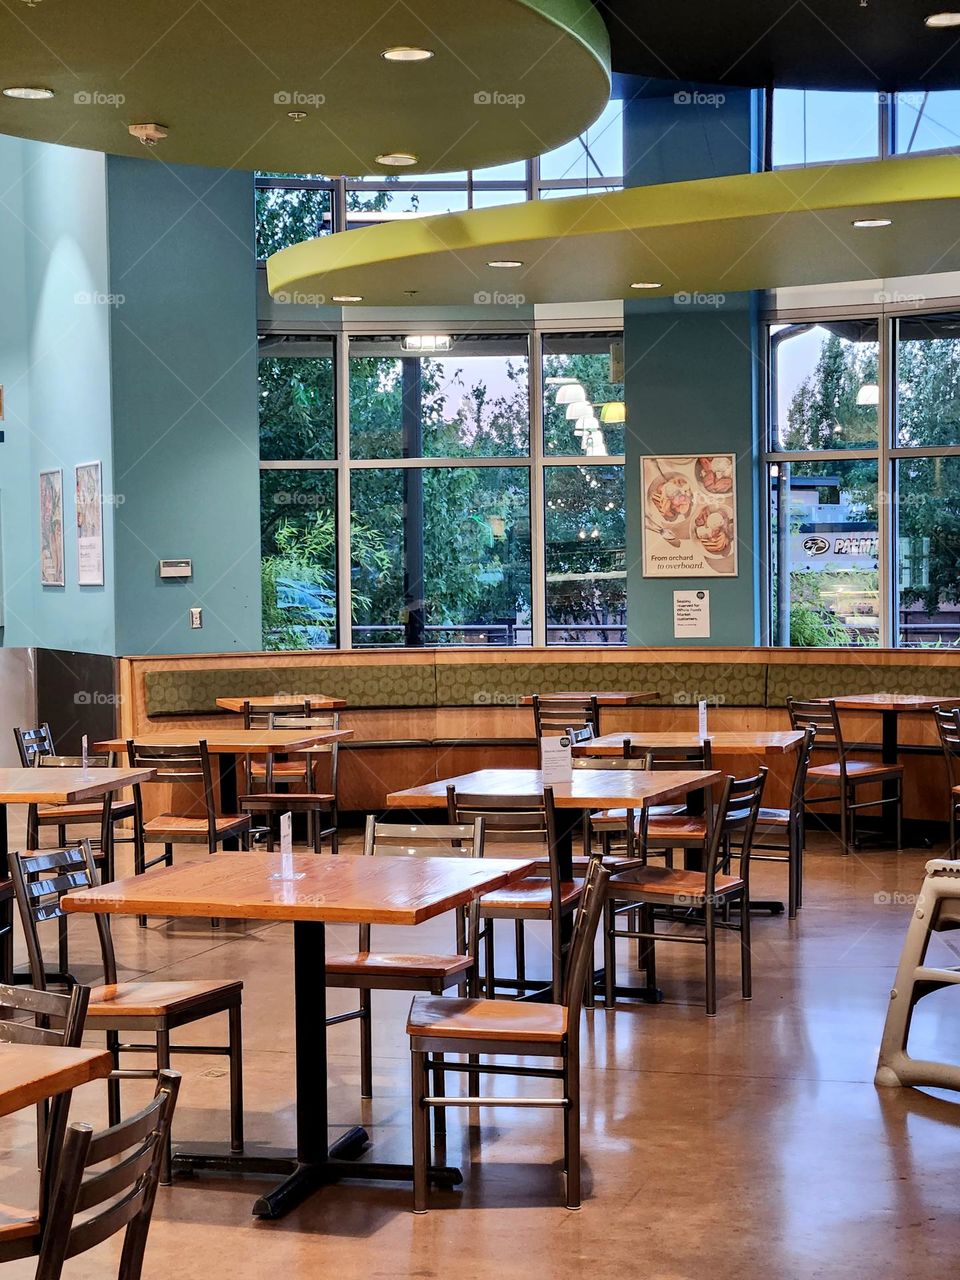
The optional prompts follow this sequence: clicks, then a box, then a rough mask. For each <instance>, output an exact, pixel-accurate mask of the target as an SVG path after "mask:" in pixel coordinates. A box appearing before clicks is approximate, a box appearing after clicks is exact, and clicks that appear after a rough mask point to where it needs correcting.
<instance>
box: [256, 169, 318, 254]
mask: <svg viewBox="0 0 960 1280" xmlns="http://www.w3.org/2000/svg"><path fill="white" fill-rule="evenodd" d="M256 210H257V257H258V258H268V257H269V256H270V254H271V253H276V252H277V251H278V250H279V249H285V248H286V247H287V245H291V244H299V243H300V241H301V240H312V239H313V238H314V237H315V236H320V235H325V234H326V233H327V232H329V231H330V192H329V191H291V190H288V189H286V188H276V187H266V188H258V189H257V193H256Z"/></svg>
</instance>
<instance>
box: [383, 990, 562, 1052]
mask: <svg viewBox="0 0 960 1280" xmlns="http://www.w3.org/2000/svg"><path fill="white" fill-rule="evenodd" d="M407 1034H408V1035H411V1036H415V1037H416V1036H423V1037H426V1038H437V1039H443V1040H488V1041H489V1040H503V1041H506V1042H510V1041H517V1040H521V1041H525V1042H529V1043H540V1044H544V1043H547V1044H556V1045H559V1044H561V1043H562V1041H563V1039H564V1037H565V1036H566V1034H567V1009H566V1006H565V1005H558V1004H524V1003H522V1002H520V1001H516V1000H462V999H456V998H454V997H451V996H414V998H413V1003H412V1004H411V1006H410V1013H409V1014H408V1015H407Z"/></svg>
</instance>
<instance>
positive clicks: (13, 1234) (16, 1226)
mask: <svg viewBox="0 0 960 1280" xmlns="http://www.w3.org/2000/svg"><path fill="white" fill-rule="evenodd" d="M39 1236H40V1219H39V1218H38V1217H35V1216H31V1215H30V1212H29V1211H28V1210H27V1209H17V1208H14V1207H13V1206H12V1205H9V1204H0V1249H2V1248H3V1247H4V1245H8V1244H13V1243H14V1241H16V1240H31V1239H35V1238H36V1239H39Z"/></svg>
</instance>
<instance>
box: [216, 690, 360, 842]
mask: <svg viewBox="0 0 960 1280" xmlns="http://www.w3.org/2000/svg"><path fill="white" fill-rule="evenodd" d="M245 705H246V707H249V703H247V704H245ZM308 706H309V704H308V703H305V704H304V711H303V713H299V712H295V713H291V712H290V711H289V710H284V712H283V714H282V715H281V714H278V713H276V712H273V711H269V712H268V713H267V727H268V728H270V729H337V728H339V726H340V714H339V712H337V711H324V712H319V711H317V712H310V711H308V710H307V708H308ZM244 718H245V720H246V718H247V713H246V711H245V712H244ZM276 754H277V753H275V752H272V751H271V752H268V754H267V757H266V762H265V765H264V772H263V775H262V777H263V781H264V790H263V791H257V790H255V787H254V772H253V765H252V760H251V758H250V757H247V785H248V794H247V795H243V796H241V797H240V802H239V808H240V811H241V812H242V813H249V814H256V815H260V814H263V816H264V817H265V818H266V819H267V825H266V827H265V830H264V834H265V835H266V839H267V850H268V851H269V852H271V853H272V852H273V826H272V823H271V822H270V818H271V816H272V815H273V814H275V813H306V814H307V816H308V818H309V820H310V832H311V840H312V844H313V851H314V853H322V852H323V841H324V840H325V839H328V840H329V841H330V849H331V852H332V853H337V852H338V850H339V815H338V812H337V786H338V771H339V758H340V753H339V742H338V741H337V740H336V739H334V741H333V742H331V743H329V744H322V745H320V746H317V747H311V748H309V750H308V751H305V752H296V753H295V757H294V759H295V762H296V763H298V764H299V763H300V762H302V765H303V768H302V772H298V773H296V774H292V775H291V774H287V775H280V776H281V779H282V781H284V782H285V783H286V782H288V781H291V780H298V779H299V778H302V779H303V783H304V786H305V788H306V790H304V791H285V792H276V791H275V790H274V785H275V778H274V768H275V756H276ZM318 756H329V757H330V790H329V792H319V791H318V790H317V757H318ZM324 814H329V815H330V822H329V825H328V826H326V827H324V826H323V825H322V822H321V818H322V815H324ZM258 830H259V829H258Z"/></svg>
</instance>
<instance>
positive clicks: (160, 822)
mask: <svg viewBox="0 0 960 1280" xmlns="http://www.w3.org/2000/svg"><path fill="white" fill-rule="evenodd" d="M215 822H216V828H217V836H218V837H219V838H220V839H223V837H224V836H227V835H230V834H232V833H233V832H238V833H239V832H243V831H248V830H249V828H250V819H249V818H248V817H246V815H244V814H238V815H237V816H235V817H230V816H228V815H223V814H220V815H218V816H217V818H216V819H215ZM143 834H144V836H145V837H146V839H148V840H150V839H160V840H170V841H176V840H201V841H203V843H204V844H206V841H207V834H208V827H207V820H206V818H187V817H183V816H181V815H180V814H175V813H162V814H160V816H159V817H157V818H149V819H148V820H147V821H146V822H144V824H143Z"/></svg>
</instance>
